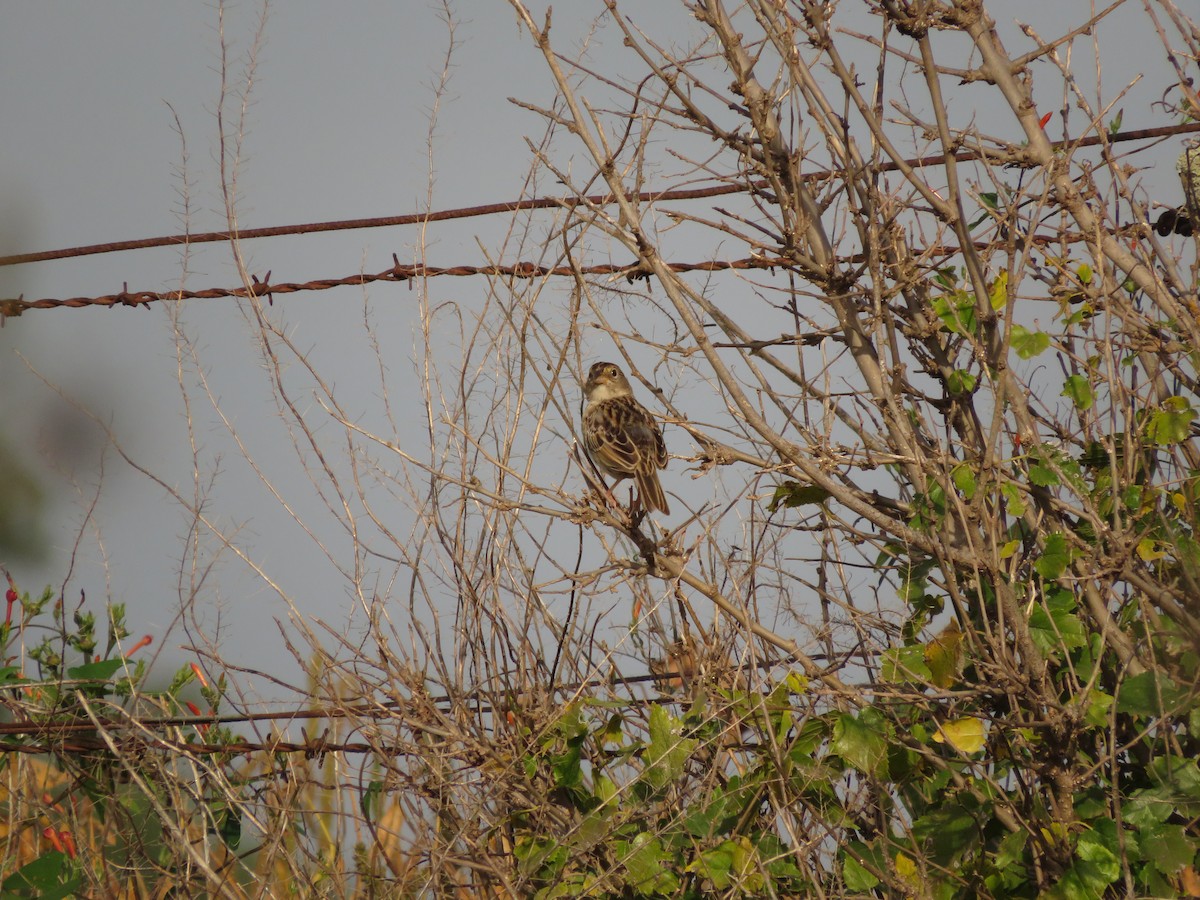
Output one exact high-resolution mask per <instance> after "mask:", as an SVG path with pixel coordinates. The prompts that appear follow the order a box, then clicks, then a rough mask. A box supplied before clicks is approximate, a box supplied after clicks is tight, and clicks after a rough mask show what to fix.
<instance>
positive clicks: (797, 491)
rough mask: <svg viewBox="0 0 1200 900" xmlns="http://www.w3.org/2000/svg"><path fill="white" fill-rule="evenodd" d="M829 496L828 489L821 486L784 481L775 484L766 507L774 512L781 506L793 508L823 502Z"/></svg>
mask: <svg viewBox="0 0 1200 900" xmlns="http://www.w3.org/2000/svg"><path fill="white" fill-rule="evenodd" d="M831 496H833V495H832V494H830V493H829V491H827V490H825V488H823V487H817V486H816V485H815V484H800V483H799V482H797V481H785V482H784V483H783V484H778V485H776V486H775V493H774V494H773V495H772V496H771V500H770V502H769V503H768V504H767V509H769V510H770V511H771V512H775V511H776V510H777V509H779V507H781V506H783V507H786V508H788V509H794V508H795V507H797V506H815V505H817V504H820V503H824V502H825V501H826V500H828V499H829V498H830V497H831Z"/></svg>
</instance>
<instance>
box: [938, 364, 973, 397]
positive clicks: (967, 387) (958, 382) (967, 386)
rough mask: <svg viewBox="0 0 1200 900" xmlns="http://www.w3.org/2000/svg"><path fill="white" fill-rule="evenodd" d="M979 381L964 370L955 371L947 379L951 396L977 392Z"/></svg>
mask: <svg viewBox="0 0 1200 900" xmlns="http://www.w3.org/2000/svg"><path fill="white" fill-rule="evenodd" d="M978 383H979V379H978V378H977V377H975V376H974V375H972V374H971V373H970V372H967V371H965V370H964V369H955V370H954V371H953V372H951V373H950V375H949V377H948V378H947V379H946V388H947V389H948V390H949V391H950V393H951V394H969V393H971V392H972V391H973V390H975V385H976V384H978Z"/></svg>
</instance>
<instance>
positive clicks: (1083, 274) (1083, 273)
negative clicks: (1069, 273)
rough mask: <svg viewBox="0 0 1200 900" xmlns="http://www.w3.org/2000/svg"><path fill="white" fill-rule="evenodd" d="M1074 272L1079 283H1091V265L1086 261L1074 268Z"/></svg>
mask: <svg viewBox="0 0 1200 900" xmlns="http://www.w3.org/2000/svg"><path fill="white" fill-rule="evenodd" d="M1075 274H1076V276H1077V277H1078V278H1079V283H1080V284H1091V283H1092V267H1091V266H1089V265H1088V264H1087V263H1083V264H1082V265H1081V266H1080V267H1079V268H1078V269H1077V270H1076V272H1075Z"/></svg>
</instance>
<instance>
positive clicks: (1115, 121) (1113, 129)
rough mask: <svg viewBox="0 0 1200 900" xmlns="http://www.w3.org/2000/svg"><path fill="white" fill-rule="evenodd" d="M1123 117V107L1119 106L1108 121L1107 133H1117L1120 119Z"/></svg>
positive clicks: (1119, 127) (1119, 129)
mask: <svg viewBox="0 0 1200 900" xmlns="http://www.w3.org/2000/svg"><path fill="white" fill-rule="evenodd" d="M1124 118H1125V108H1124V107H1121V108H1120V109H1119V110H1117V114H1116V115H1115V116H1113V117H1112V120H1111V121H1110V122H1109V123H1108V133H1109V134H1112V135H1115V134H1118V133H1119V132H1120V131H1121V121H1122V120H1123V119H1124Z"/></svg>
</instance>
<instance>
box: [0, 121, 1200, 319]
mask: <svg viewBox="0 0 1200 900" xmlns="http://www.w3.org/2000/svg"><path fill="white" fill-rule="evenodd" d="M1194 132H1200V123H1190V124H1186V125H1170V126H1162V127H1159V128H1143V129H1138V130H1134V131H1125V132H1121V133H1119V134H1113V135H1090V136H1087V137H1083V138H1080V139H1079V140H1076V141H1070V140H1065V141H1056V142H1054V146H1056V147H1068V146H1069V147H1072V148H1079V147H1090V146H1095V145H1097V144H1101V143H1111V144H1115V143H1121V142H1124V141H1140V140H1153V139H1157V138H1166V137H1172V136H1176V135H1182V134H1190V133H1194ZM953 158H954V159H955V161H957V162H969V161H972V160H979V159H985V158H986V159H990V160H991V161H992V162H995V163H1005V162H1006V160H1005V159H1004V158H1003V157H1002V156H997V155H996V154H995V153H991V152H987V151H984V150H961V151H959V152H958V153H956V154H954V157H953ZM946 161H947V157H946V156H945V155H942V154H935V155H932V156H926V157H920V158H916V159H911V160H906V161H905V165H908V166H913V167H922V166H935V165H941V164H944V163H945V162H946ZM1007 162H1009V163H1012V162H1015V161H1014V160H1007ZM1017 164H1019V163H1017ZM878 168H879V171H891V170H895V169H898V168H899V165H898V164H896V163H882V164H880V165H879V167H878ZM831 174H832V175H836V174H837V173H836V172H834V173H826V172H818V173H813V174H810V175H807V176H805V180H817V179H824V178H828V177H830V175H831ZM754 187H755V185H746V184H725V185H714V186H711V187H707V188H695V189H689V190H668V191H658V192H655V191H643V192H641V193H639V194H637V195H636V199H637V200H638V201H639V202H643V203H661V202H666V201H675V200H695V199H703V198H708V197H718V196H723V195H728V194H735V193H739V192H743V191H746V190H751V189H754ZM612 202H614V198H613V197H612V195H610V194H597V195H593V196H588V197H582V198H571V197H537V198H530V199H528V200H514V201H509V202H504V203H492V204H486V205H482V206H471V207H461V208H458V209H448V210H436V211H430V212H424V213H410V214H406V215H401V216H385V217H381V218H370V219H344V220H339V221H333V222H315V223H309V224H306V225H281V226H274V227H270V228H251V229H245V230H241V231H237V232H228V231H213V232H205V233H202V234H182V235H169V236H165V237H157V238H144V239H140V240H135V241H117V242H112V243H107V244H91V245H88V246H82V247H72V248H65V249H61V250H47V251H42V252H37V253H22V254H16V255H11V256H2V257H0V266H11V265H18V264H21V263H33V262H44V261H47V260H52V259H65V258H71V257H76V256H88V255H94V254H100V253H116V252H121V251H126V250H140V249H146V248H150V247H163V246H182V245H185V244H196V243H204V242H214V241H226V240H249V239H252V238H261V237H278V236H281V235H290V234H313V233H317V232H323V231H340V230H347V229H356V228H382V227H391V226H397V225H414V224H422V223H428V222H441V221H448V220H451V219H460V218H471V217H475V216H488V215H496V214H499V213H510V212H518V211H521V210H533V209H552V208H562V209H571V208H575V207H578V206H583V205H594V206H603V205H608V204H611V203H612ZM1059 239H1060V237H1059V236H1055V237H1054V238H1052V239H1046V238H1041V237H1039V236H1033V237H1031V238H1030V240H1033V241H1035V242H1038V243H1043V242H1049V240H1059ZM939 250H940V251H941V253H942V254H943V255H952V254H953V253H955V252H957V251H958V248H955V247H944V248H939ZM392 261H393V263H394V265H393V266H392V267H391V268H389V269H385V270H384V271H382V272H376V273H373V274H371V273H358V274H355V275H347V276H345V277H341V278H322V279H315V280H313V281H307V282H280V283H278V284H270V283H269V280H270V273H268V274H267V276H266V278H264V279H263V280H262V281H258V280H257V279H255V282H254V284H253V285H252V288H247V287H245V286H240V287H235V288H224V287H217V288H207V289H204V290H199V291H189V290H175V291H130V290H129V287H128V284H126V285H123V286H122V289H121V290H120V291H119V292H117V293H114V294H105V295H103V296H96V297H69V298H66V299H57V298H51V297H47V298H42V299H38V300H26V299H24V297H17V298H10V299H5V300H0V325H3V323H4V321H5V320H6V319H7V318H8V317H9V316H19V315H20V314H21V313H23V312H24V311H25V310H27V309H56V308H59V307H69V308H79V307H84V306H107V307H113V306H135V307H136V306H148V304H150V303H154V302H158V301H162V300H191V299H197V300H211V299H217V298H221V297H248V296H250V295H251V294H253V295H254V296H257V297H264V296H265V297H267V298H268V300H270V299H271V298H272V297H273V295H275V294H291V293H296V292H299V291H320V290H328V289H330V288H334V287H343V286H347V285H364V284H370V283H372V282H376V281H409V280H412V279H414V278H431V277H437V276H457V277H465V276H476V275H485V276H499V277H510V278H539V277H557V276H568V277H573V276H575V275H577V274H579V270H578V269H576V268H574V267H571V266H553V267H547V266H541V265H537V264H534V263H528V262H518V263H515V264H513V265H508V266H497V265H486V266H470V265H460V266H447V267H439V266H428V265H424V264H416V265H402V264H401V263H400V261H399V259H398V258H397V257H396V255H395V254H393V255H392ZM787 264H788V263H787V261H786V260H783V259H771V258H765V257H751V258H748V259H737V260H710V261H705V262H699V263H675V264H672V265H671V268H672V269H673V270H674V271H676V272H696V271H702V272H716V271H725V270H730V269H772V268H777V267H781V266H786V265H787ZM582 272H583V274H585V275H618V274H624V275H626V277H628V278H629V279H630V280H632V279H633V278H636V277H639V276H640V275H641V274H642V273H641V272H640V271H639V270H638V269H637V268H636V267H630V266H620V265H613V264H609V265H596V266H589V267H587V268H585V269H583V270H582Z"/></svg>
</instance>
